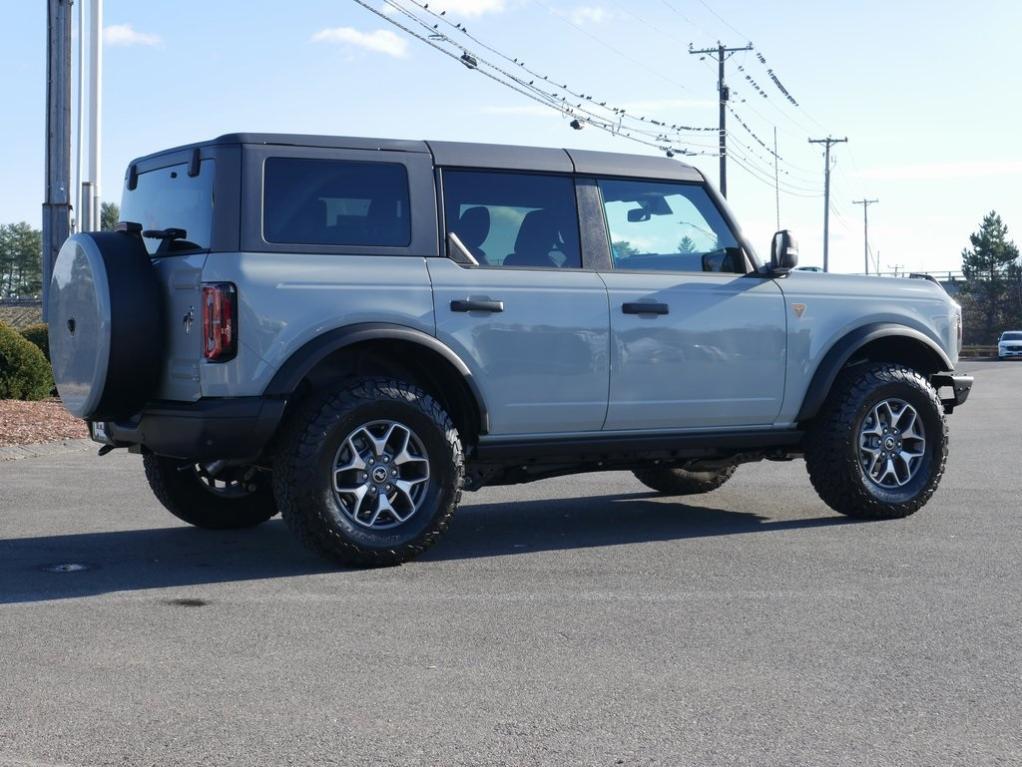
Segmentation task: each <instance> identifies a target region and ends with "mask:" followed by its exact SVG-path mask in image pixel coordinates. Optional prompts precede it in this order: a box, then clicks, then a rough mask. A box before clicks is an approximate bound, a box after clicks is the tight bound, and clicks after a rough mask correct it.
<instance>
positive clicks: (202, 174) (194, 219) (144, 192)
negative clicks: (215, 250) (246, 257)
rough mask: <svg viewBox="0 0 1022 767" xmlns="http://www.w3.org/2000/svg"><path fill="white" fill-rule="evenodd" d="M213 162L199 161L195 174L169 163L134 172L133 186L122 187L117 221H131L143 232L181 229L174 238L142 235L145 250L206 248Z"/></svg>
mask: <svg viewBox="0 0 1022 767" xmlns="http://www.w3.org/2000/svg"><path fill="white" fill-rule="evenodd" d="M213 176H214V161H213V160H203V161H202V162H201V163H199V174H198V175H197V176H189V175H188V164H187V163H181V164H180V165H171V166H169V167H166V168H159V169H158V170H151V171H147V172H145V173H139V174H138V183H137V184H136V186H135V188H134V189H128V187H127V185H125V187H124V195H123V196H122V198H121V220H122V221H134V222H137V223H139V224H141V225H142V229H143V230H144V231H148V230H154V229H183V230H184V232H185V234H184V236H183V237H179V238H177V239H174V240H164V239H159V238H153V237H146V238H145V246H146V250H148V251H149V254H150V255H155V254H156V253H157V250H160V246H161V245H162V246H163V248H162V250H160V255H163V254H165V253H168V252H173V253H180V252H187V251H192V250H207V249H208V248H209V246H210V237H211V234H212V231H213Z"/></svg>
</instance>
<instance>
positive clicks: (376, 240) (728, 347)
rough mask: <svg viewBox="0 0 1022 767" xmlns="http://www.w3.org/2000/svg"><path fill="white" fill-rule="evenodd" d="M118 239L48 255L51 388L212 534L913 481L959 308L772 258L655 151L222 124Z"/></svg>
mask: <svg viewBox="0 0 1022 767" xmlns="http://www.w3.org/2000/svg"><path fill="white" fill-rule="evenodd" d="M121 211H122V217H123V219H124V220H123V222H122V223H121V224H120V226H119V227H118V231H116V232H102V233H101V232H94V233H85V234H78V235H75V236H73V237H72V238H71V239H69V240H68V241H67V242H66V243H65V244H64V246H63V248H62V249H61V251H60V254H59V257H58V260H57V263H56V266H55V269H54V274H53V279H52V284H51V289H50V293H49V296H50V304H49V306H48V311H49V316H50V322H51V331H50V344H51V353H52V359H53V365H54V371H55V375H56V379H57V385H58V388H59V391H60V395H61V397H62V399H63V401H64V404H65V406H66V407H67V408H68V410H70V411H71V412H72V413H73V414H75V415H77V416H79V417H81V418H83V419H85V420H87V421H88V422H89V424H90V428H91V433H92V434H93V437H94V438H95V439H96V440H97V441H98V442H101V443H103V447H102V448H101V449H100V453H101V454H103V453H106V452H108V451H109V450H112V449H114V448H121V447H125V448H128V449H129V450H130V451H132V452H136V453H141V454H142V456H143V460H144V464H145V472H146V476H147V478H148V480H149V483H150V485H151V486H152V489H153V491H154V492H155V493H156V496H157V497H158V498H159V500H160V501H161V502H162V503H163V504H164V505H165V506H166V507H167V508H168V509H169V510H170V511H171V512H172V513H173V514H175V515H176V516H178V517H179V518H181V519H183V520H185V521H186V522H189V523H191V524H193V525H197V526H199V527H206V528H241V527H249V526H253V525H257V524H259V523H261V522H264V521H265V520H267V519H269V518H271V517H273V516H274V515H275V514H276V513H277V512H278V511H279V512H280V513H281V514H282V515H283V517H284V520H285V521H286V523H287V524H288V526H289V527H290V528H291V529H292V530H293V531H294V532H295V533H296V534H297V536H298V537H299V538H300V539H301V540H302V541H303V542H305V543H306V544H307V545H308V546H310V547H311V548H312V549H314V550H315V551H318V552H320V553H322V554H324V555H326V556H327V557H330V558H332V559H334V560H336V561H338V562H341V563H346V564H362V565H382V564H394V563H398V562H402V561H405V560H407V559H409V558H411V557H414V556H415V555H417V554H418V553H420V552H422V551H423V550H424V549H426V548H427V547H428V546H430V545H431V544H432V543H433V542H434V541H435V540H436V538H437V537H438V536H439V535H440V534H441V533H442V532H443V531H444V530H445V529H446V527H447V526H448V525H449V524H450V521H451V518H452V515H453V514H454V511H455V508H456V507H457V504H458V501H459V499H460V497H461V493H462V490H463V489H466V490H474V489H477V488H479V487H482V486H484V485H494V484H510V483H517V482H527V481H530V480H535V479H541V478H544V477H552V476H557V475H564V474H570V473H575V472H584V471H594V470H602V469H627V470H631V471H633V472H634V473H635V475H636V476H637V477H638V478H639V480H641V481H642V482H643V483H645V484H646V485H648V486H649V487H651V488H653V489H654V490H656V491H659V492H662V493H666V494H671V495H686V494H692V493H701V492H706V491H709V490H713V489H714V488H717V487H720V486H721V485H722V484H723V483H724V482H726V481H727V480H728V479H730V477H731V476H732V474H733V473H734V471H735V468H736V467H737V466H738V465H739V464H741V463H744V462H748V461H758V460H762V459H768V460H788V459H791V458H793V457H797V456H802V455H804V456H805V459H806V465H807V467H808V470H809V477H810V480H811V481H812V483H813V485H814V486H815V488H816V490H817V491H818V493H819V495H820V497H821V498H822V499H823V501H824V502H825V503H827V504H828V505H829V506H830V507H831V508H833V509H835V510H836V511H839V512H841V513H842V514H847V515H850V516H854V517H870V518H891V517H903V516H906V515H908V514H911V513H913V512H915V511H916V510H918V509H919V508H921V507H922V506H923V505H924V504H925V503H926V502H927V500H928V499H929V498H930V496H931V495H932V494H933V492H934V490H935V489H936V487H937V484H938V482H939V481H940V478H941V475H942V474H943V471H944V465H945V460H946V457H947V444H948V440H947V424H946V420H945V414H946V413H950V412H951V411H952V410H953V409H954V407H956V406H957V405H960V404H962V403H963V402H964V401H965V399H966V398H967V396H968V394H969V391H970V388H971V384H972V379H971V378H969V377H968V376H964V375H957V374H955V373H954V372H953V371H954V368H955V363H956V361H957V357H958V352H959V347H960V344H961V333H962V318H961V312H960V308H959V307H958V305H957V304H955V302H954V301H952V300H951V299H950V298H949V297H948V296H947V294H946V293H945V292H944V291H943V290H942V289H941V287H940V286H939V285H938V284H936V283H934V282H931V281H928V280H923V279H880V278H864V277H855V276H841V275H821V274H810V273H806V272H799V271H795V270H794V267H795V266H796V264H797V252H796V247H795V244H794V242H793V240H792V239H791V237H790V236H789V235H788V233H787V232H778V233H777V235H776V236H775V237H774V240H773V242H772V244H771V249H770V251H771V252H770V258H769V261H768V262H766V263H762V262H761V261H760V260H759V259H758V258H757V256H756V252H755V250H754V249H753V247H752V246H751V244H750V243H749V242H748V241H747V240H745V238H744V237H743V236H742V233H741V230H740V229H739V227H738V225H737V223H736V222H735V220H734V219H733V217H732V216H731V214H730V212H729V211H728V208H727V206H726V205H725V203H724V201H723V200H722V199H721V197H720V196H719V195H718V194H717V192H716V191H715V190H714V189H713V187H712V186H710V184H708V183H707V181H706V179H705V178H704V176H703V175H702V173H700V171H698V170H697V169H695V168H692V167H689V166H686V165H684V164H682V163H680V162H676V161H674V160H670V159H667V158H657V157H646V156H633V155H621V154H606V153H599V152H588V151H576V150H562V149H536V148H524V147H511V146H489V145H480V144H462V143H448V142H442V141H428V142H424V141H393V140H382V139H364V138H341V137H327V136H290V135H266V134H233V135H227V136H222V137H220V138H217V139H214V140H212V141H207V142H203V143H199V144H193V145H189V146H184V147H179V148H176V149H170V150H167V151H164V152H159V153H156V154H152V155H149V156H146V157H142V158H139V159H138V160H135V161H134V162H132V163H131V165H130V167H129V168H128V171H127V174H126V179H125V187H124V196H123V201H122V205H121Z"/></svg>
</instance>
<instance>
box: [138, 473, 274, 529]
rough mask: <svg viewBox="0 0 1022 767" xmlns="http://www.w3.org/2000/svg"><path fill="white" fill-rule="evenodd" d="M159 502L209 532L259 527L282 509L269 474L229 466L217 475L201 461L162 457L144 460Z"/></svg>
mask: <svg viewBox="0 0 1022 767" xmlns="http://www.w3.org/2000/svg"><path fill="white" fill-rule="evenodd" d="M143 464H144V465H145V475H146V479H147V480H149V487H150V488H152V491H153V493H154V494H155V495H156V498H157V500H159V502H160V503H162V504H163V505H164V506H165V507H166V509H167V510H168V511H169V512H170V513H171V514H173V515H174V516H175V517H177V518H178V519H180V520H182V521H184V522H187V523H188V524H190V525H195V526H196V527H203V528H206V529H207V530H236V529H240V528H245V527H255V526H256V525H259V524H262V523H263V522H265V521H266V520H268V519H270V518H271V517H273V516H274V515H275V514H276V513H277V506H276V503H275V502H274V500H273V488H272V483H271V480H270V477H269V474H268V472H265V471H261V470H259V469H257V468H255V467H254V466H238V467H228V468H226V469H224V470H223V471H221V472H220V473H218V474H216V475H215V476H212V475H210V474H209V472H208V471H207V470H206V469H205V468H204V467H203V466H201V465H200V464H197V463H194V462H193V461H180V460H177V459H176V458H165V457H163V456H159V455H151V454H150V455H146V456H145V457H144V458H143Z"/></svg>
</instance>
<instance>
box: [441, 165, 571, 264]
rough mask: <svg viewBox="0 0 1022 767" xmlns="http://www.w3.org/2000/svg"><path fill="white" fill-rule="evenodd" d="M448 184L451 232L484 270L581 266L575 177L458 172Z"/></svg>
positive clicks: (449, 177)
mask: <svg viewBox="0 0 1022 767" xmlns="http://www.w3.org/2000/svg"><path fill="white" fill-rule="evenodd" d="M443 185H444V216H445V218H446V226H447V231H448V232H449V233H451V234H454V235H455V236H456V237H457V241H458V244H459V246H460V247H463V248H464V249H465V250H467V251H468V252H469V253H471V254H472V256H473V257H474V258H475V259H476V261H478V262H479V265H480V266H498V267H532V268H547V269H558V268H559V269H579V268H581V266H582V255H581V250H580V248H579V236H578V213H577V211H576V208H575V184H574V182H573V181H572V179H571V178H570V177H568V176H546V175H540V174H535V173H502V172H497V171H467V170H466V171H461V170H455V171H445V172H444V177H443Z"/></svg>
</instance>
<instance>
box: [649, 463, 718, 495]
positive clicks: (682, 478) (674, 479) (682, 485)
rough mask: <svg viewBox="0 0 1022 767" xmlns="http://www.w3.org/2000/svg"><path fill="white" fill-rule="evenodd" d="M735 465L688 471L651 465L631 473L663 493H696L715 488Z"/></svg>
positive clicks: (706, 491)
mask: <svg viewBox="0 0 1022 767" xmlns="http://www.w3.org/2000/svg"><path fill="white" fill-rule="evenodd" d="M737 468H738V466H737V465H732V466H725V467H724V468H722V469H717V470H715V471H689V470H688V469H679V468H676V467H673V466H652V467H649V468H645V469H636V470H635V471H633V472H632V473H633V474H635V478H636V479H637V480H639V481H640V482H641V483H642V484H644V485H645V486H646V487H648V488H651V489H653V490H656V491H657V492H658V493H664V494H665V495H697V494H699V493H708V492H710V491H711V490H716V489H717V488H718V487H720V486H721V485H723V484H724V483H725V482H727V481H728V480H729V479H731V477H732V476H733V475H734V473H735V469H737Z"/></svg>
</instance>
